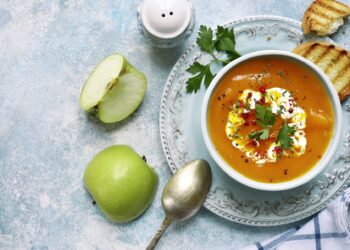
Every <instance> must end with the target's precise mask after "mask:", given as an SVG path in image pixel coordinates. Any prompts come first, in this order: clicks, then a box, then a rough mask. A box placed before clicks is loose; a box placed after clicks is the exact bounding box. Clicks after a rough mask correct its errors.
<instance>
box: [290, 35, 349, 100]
mask: <svg viewBox="0 0 350 250" xmlns="http://www.w3.org/2000/svg"><path fill="white" fill-rule="evenodd" d="M293 52H294V53H296V54H299V55H301V56H303V57H305V58H307V59H309V60H310V61H312V62H313V63H315V64H316V65H317V66H318V67H320V68H321V69H322V70H323V71H324V72H325V73H326V75H327V76H328V77H329V79H330V80H331V82H332V83H333V85H334V87H335V89H336V91H337V93H338V95H339V98H340V100H341V101H344V100H345V99H346V98H347V97H348V96H349V95H350V52H348V51H346V50H345V49H343V48H341V47H338V46H336V45H334V44H330V43H326V42H318V41H317V42H316V41H314V42H306V43H304V44H302V45H300V46H298V47H296V48H295V49H294V50H293Z"/></svg>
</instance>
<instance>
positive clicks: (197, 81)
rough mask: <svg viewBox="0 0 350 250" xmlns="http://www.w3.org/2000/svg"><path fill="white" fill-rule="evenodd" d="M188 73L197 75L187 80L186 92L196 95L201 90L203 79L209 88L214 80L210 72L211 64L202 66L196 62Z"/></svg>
mask: <svg viewBox="0 0 350 250" xmlns="http://www.w3.org/2000/svg"><path fill="white" fill-rule="evenodd" d="M187 71H188V72H190V73H191V74H197V75H195V76H193V77H191V78H189V79H188V80H187V86H186V90H187V92H188V93H192V92H194V93H196V92H197V91H198V90H199V89H200V87H201V83H202V81H203V79H204V84H205V86H206V87H208V86H209V84H210V82H211V81H212V80H213V78H214V76H213V74H212V73H211V71H210V64H208V65H202V64H200V63H199V62H194V63H193V64H192V65H191V66H190V67H189V68H188V69H187ZM198 73H199V74H198Z"/></svg>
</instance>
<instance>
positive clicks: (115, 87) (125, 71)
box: [80, 53, 147, 123]
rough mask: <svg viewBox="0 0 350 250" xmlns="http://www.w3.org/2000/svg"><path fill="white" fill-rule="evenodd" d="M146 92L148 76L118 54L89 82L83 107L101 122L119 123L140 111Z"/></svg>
mask: <svg viewBox="0 0 350 250" xmlns="http://www.w3.org/2000/svg"><path fill="white" fill-rule="evenodd" d="M146 88H147V79H146V77H145V75H144V74H143V73H141V72H139V71H138V70H136V69H135V68H134V67H133V66H132V65H131V64H129V63H128V61H127V60H126V59H125V57H123V56H122V55H120V54H118V53H116V54H113V55H110V56H108V57H106V58H105V59H104V60H103V61H102V62H101V63H99V64H98V65H97V66H96V68H95V69H94V70H93V72H92V73H91V74H90V76H89V78H88V79H87V80H86V82H85V84H84V86H83V88H82V90H81V94H80V107H81V108H82V109H83V110H85V111H87V112H89V113H92V114H93V115H95V116H97V117H98V118H99V119H100V120H101V121H102V122H105V123H113V122H118V121H121V120H123V119H125V118H126V117H128V116H129V115H130V114H131V113H133V112H134V111H135V110H136V109H137V107H138V106H139V105H140V103H141V102H142V100H143V98H144V96H145V93H146Z"/></svg>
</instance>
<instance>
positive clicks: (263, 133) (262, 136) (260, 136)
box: [249, 128, 270, 141]
mask: <svg viewBox="0 0 350 250" xmlns="http://www.w3.org/2000/svg"><path fill="white" fill-rule="evenodd" d="M269 135H270V130H269V129H268V128H264V129H262V130H259V131H256V132H251V133H249V138H250V139H255V140H258V141H260V140H266V139H267V138H269Z"/></svg>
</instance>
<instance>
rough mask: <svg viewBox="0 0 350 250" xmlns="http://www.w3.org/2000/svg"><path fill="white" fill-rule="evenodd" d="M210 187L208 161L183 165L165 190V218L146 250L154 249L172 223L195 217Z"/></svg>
mask: <svg viewBox="0 0 350 250" xmlns="http://www.w3.org/2000/svg"><path fill="white" fill-rule="evenodd" d="M210 186H211V170H210V166H209V164H208V162H207V161H205V160H202V159H198V160H193V161H190V162H187V163H186V164H185V165H183V166H182V167H181V168H180V169H179V170H178V171H177V172H176V173H175V175H174V176H173V177H172V178H171V179H170V180H169V182H168V183H167V184H166V186H165V188H164V190H163V195H162V205H163V209H164V212H165V217H164V219H163V222H162V225H161V226H160V228H159V230H158V231H157V233H156V234H155V235H154V237H153V239H152V241H151V242H150V244H149V245H148V246H147V248H146V250H152V249H154V247H155V246H156V245H157V243H158V241H159V239H160V237H162V235H163V233H164V232H165V230H166V229H167V228H168V227H169V226H170V225H171V223H172V222H174V221H181V220H185V219H188V218H190V217H192V216H194V215H195V214H196V213H197V212H198V210H199V209H200V208H201V206H202V205H203V203H204V201H205V198H206V197H207V194H208V192H209V189H210Z"/></svg>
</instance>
